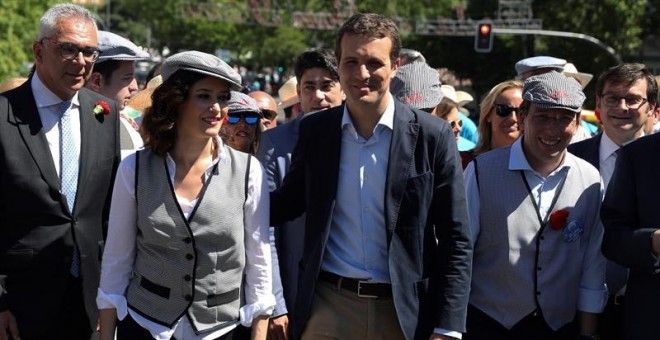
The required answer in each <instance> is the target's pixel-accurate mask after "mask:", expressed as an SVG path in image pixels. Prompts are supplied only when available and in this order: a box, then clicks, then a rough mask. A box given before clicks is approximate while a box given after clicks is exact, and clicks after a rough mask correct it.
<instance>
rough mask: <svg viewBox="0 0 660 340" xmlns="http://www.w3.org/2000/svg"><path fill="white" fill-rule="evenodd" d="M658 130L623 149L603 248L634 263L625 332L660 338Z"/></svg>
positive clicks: (605, 209) (607, 205) (606, 207)
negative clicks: (659, 329) (659, 324)
mask: <svg viewBox="0 0 660 340" xmlns="http://www.w3.org/2000/svg"><path fill="white" fill-rule="evenodd" d="M659 154H660V135H658V134H655V135H651V136H649V137H645V138H641V139H639V140H637V141H635V142H633V143H631V144H630V145H627V146H625V147H623V148H622V149H621V152H620V153H619V155H618V158H617V161H616V169H615V170H614V175H612V180H611V181H610V185H609V188H608V189H607V194H606V195H605V200H604V201H603V206H602V208H601V219H602V221H603V225H604V226H605V238H604V239H603V253H604V254H605V256H606V257H608V258H609V259H611V260H612V261H614V262H616V263H619V264H621V265H623V266H624V267H628V268H629V269H630V271H629V276H628V283H627V288H626V298H625V300H626V301H625V304H624V305H623V325H624V330H623V337H621V339H628V340H633V339H634V340H646V339H648V340H651V339H657V338H658V327H657V323H658V317H657V316H658V313H657V308H658V306H660V276H659V273H660V263H659V261H658V258H659V257H660V229H658V226H660V213H659V211H660V209H658V203H657V202H658V200H657V197H658V193H659V192H660V177H658V174H659V173H660V161H659V159H658V157H657V155H659Z"/></svg>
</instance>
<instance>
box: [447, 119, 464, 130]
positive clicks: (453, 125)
mask: <svg viewBox="0 0 660 340" xmlns="http://www.w3.org/2000/svg"><path fill="white" fill-rule="evenodd" d="M449 125H451V128H452V129H456V127H463V120H462V119H459V120H454V121H451V122H449Z"/></svg>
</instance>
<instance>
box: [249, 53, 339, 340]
mask: <svg viewBox="0 0 660 340" xmlns="http://www.w3.org/2000/svg"><path fill="white" fill-rule="evenodd" d="M294 70H295V75H296V79H297V80H298V81H297V85H296V92H297V95H298V98H299V99H300V106H301V108H302V111H303V112H302V114H300V115H299V116H298V117H296V118H295V119H294V120H293V121H291V122H288V123H286V124H284V125H280V126H278V127H276V128H274V129H271V130H268V131H265V132H264V134H263V135H261V140H260V141H259V149H258V150H257V158H258V159H259V161H261V162H262V164H263V166H264V168H265V169H266V178H267V180H268V187H269V189H270V191H273V190H275V189H278V188H280V187H281V186H282V182H283V180H284V176H285V175H286V173H287V172H288V171H289V165H290V164H291V153H292V152H293V149H294V147H295V146H296V142H297V141H298V129H299V127H300V121H301V120H302V119H303V118H304V116H305V115H306V114H308V113H313V112H315V111H319V110H324V109H328V108H332V107H336V106H339V105H341V103H342V102H343V100H344V98H345V96H344V92H343V91H342V90H341V85H340V84H339V73H338V71H337V59H336V58H335V55H334V53H333V52H332V51H331V50H327V49H313V50H309V51H306V52H303V53H302V54H300V55H299V56H298V57H296V60H295V63H294ZM279 227H280V228H275V230H274V237H275V249H276V250H277V264H278V269H279V273H277V274H279V275H280V278H281V281H282V291H279V292H278V291H276V290H277V287H278V285H276V284H274V285H273V293H274V294H275V297H276V299H277V304H278V305H277V306H276V307H275V310H274V311H273V316H272V318H271V322H270V327H269V334H271V336H273V337H275V338H276V339H277V338H280V336H285V334H288V318H289V317H290V316H291V315H293V313H294V311H295V310H294V307H295V306H294V303H295V299H296V291H297V288H298V262H300V259H301V258H302V256H303V241H304V237H305V218H304V215H303V216H300V217H298V218H296V219H295V220H293V221H290V222H287V223H284V224H282V225H281V226H279ZM273 263H275V261H273ZM274 269H275V268H274ZM282 300H284V302H285V306H282V303H283V302H282ZM287 314H288V316H287ZM278 333H279V335H276V334H278Z"/></svg>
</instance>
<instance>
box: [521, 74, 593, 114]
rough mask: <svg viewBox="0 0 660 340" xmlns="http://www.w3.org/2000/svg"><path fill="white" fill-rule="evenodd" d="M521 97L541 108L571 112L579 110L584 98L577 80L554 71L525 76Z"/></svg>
mask: <svg viewBox="0 0 660 340" xmlns="http://www.w3.org/2000/svg"><path fill="white" fill-rule="evenodd" d="M522 97H523V99H524V100H527V101H529V102H531V103H533V104H534V105H535V106H536V107H539V108H542V109H565V110H569V111H573V112H580V109H581V108H582V104H583V103H584V99H585V98H586V97H585V95H584V92H582V86H581V85H580V83H578V82H577V80H575V79H573V78H569V77H566V76H565V75H563V74H561V73H559V72H555V71H552V72H548V73H543V74H539V75H536V76H532V77H529V78H527V80H525V85H524V87H523V95H522Z"/></svg>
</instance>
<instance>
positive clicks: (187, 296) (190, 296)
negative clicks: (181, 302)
mask: <svg viewBox="0 0 660 340" xmlns="http://www.w3.org/2000/svg"><path fill="white" fill-rule="evenodd" d="M184 298H185V299H186V301H192V295H186V296H185V297H184Z"/></svg>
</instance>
